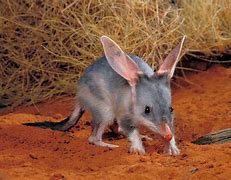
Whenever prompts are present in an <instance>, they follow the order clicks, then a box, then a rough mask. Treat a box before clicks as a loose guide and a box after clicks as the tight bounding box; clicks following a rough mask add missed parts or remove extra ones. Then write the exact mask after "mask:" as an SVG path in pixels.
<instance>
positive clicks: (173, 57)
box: [156, 36, 185, 79]
mask: <svg viewBox="0 0 231 180" xmlns="http://www.w3.org/2000/svg"><path fill="white" fill-rule="evenodd" d="M184 41H185V36H184V37H183V39H182V40H181V43H180V44H178V45H177V46H176V47H175V48H174V49H173V50H172V51H171V52H170V53H169V54H168V56H167V57H166V58H165V60H164V62H163V64H162V65H161V66H160V68H159V70H158V71H157V72H156V73H157V75H162V74H166V73H167V74H168V78H169V79H171V78H172V76H173V73H174V71H175V68H176V64H177V63H178V61H179V59H180V58H179V57H180V53H181V49H182V46H183V44H184Z"/></svg>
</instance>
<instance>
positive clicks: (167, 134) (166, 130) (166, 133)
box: [160, 123, 172, 141]
mask: <svg viewBox="0 0 231 180" xmlns="http://www.w3.org/2000/svg"><path fill="white" fill-rule="evenodd" d="M160 133H161V135H162V136H163V137H164V139H166V140H167V141H171V139H172V132H171V130H170V128H169V126H168V124H167V123H163V124H162V125H161V127H160Z"/></svg>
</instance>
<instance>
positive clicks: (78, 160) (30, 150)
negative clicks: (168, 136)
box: [0, 66, 231, 180]
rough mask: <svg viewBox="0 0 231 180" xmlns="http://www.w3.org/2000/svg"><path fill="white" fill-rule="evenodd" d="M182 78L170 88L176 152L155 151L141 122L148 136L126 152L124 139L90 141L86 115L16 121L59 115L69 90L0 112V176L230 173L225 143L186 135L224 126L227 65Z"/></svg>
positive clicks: (159, 145) (228, 118) (229, 93)
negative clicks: (57, 127) (65, 121)
mask: <svg viewBox="0 0 231 180" xmlns="http://www.w3.org/2000/svg"><path fill="white" fill-rule="evenodd" d="M188 80H189V81H190V82H191V85H184V84H185V83H182V82H181V85H182V86H183V87H181V88H179V87H178V88H174V91H173V103H174V109H175V117H176V118H175V122H176V138H177V142H178V146H179V148H180V149H181V155H179V156H176V157H173V156H167V155H165V154H163V153H162V151H163V142H162V140H161V139H160V138H159V137H158V136H156V135H153V134H152V133H150V132H149V131H147V130H145V131H146V133H147V134H148V135H149V136H151V137H154V140H153V141H145V142H144V144H145V148H146V151H147V154H146V155H144V156H139V155H136V154H129V153H128V146H129V144H128V141H127V139H116V140H113V141H112V142H111V143H114V144H118V145H119V146H120V147H119V148H116V149H114V150H109V149H107V148H101V147H96V146H93V145H90V144H88V141H87V138H88V136H89V135H90V131H91V127H90V126H89V123H87V122H89V115H84V117H83V118H81V121H80V123H79V125H78V126H76V127H74V128H72V130H71V132H67V133H63V132H56V131H52V130H48V129H39V128H33V127H27V126H22V125H20V124H21V123H23V122H34V121H44V120H55V121H56V120H57V121H59V120H61V119H62V118H64V117H65V116H66V115H68V114H69V113H70V112H71V109H72V106H73V98H72V97H64V98H59V99H57V100H56V101H54V100H52V101H48V102H44V103H40V104H37V105H36V107H35V106H32V107H20V108H17V109H16V110H14V111H13V113H7V112H6V111H5V112H4V114H3V113H2V116H0V179H78V180H79V179H103V178H104V179H125V178H126V179H231V143H226V144H220V145H194V144H192V143H190V142H191V140H193V139H196V138H197V137H199V136H201V135H204V134H206V133H209V132H212V131H216V130H220V129H224V128H230V127H231V83H230V82H231V69H225V68H223V67H220V66H214V67H213V68H211V69H209V70H208V71H207V72H202V73H199V74H194V75H191V76H189V77H188ZM38 110H39V113H38ZM8 112H9V111H8ZM106 141H108V139H107V138H106Z"/></svg>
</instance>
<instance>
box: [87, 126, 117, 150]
mask: <svg viewBox="0 0 231 180" xmlns="http://www.w3.org/2000/svg"><path fill="white" fill-rule="evenodd" d="M107 125H108V124H107V123H105V122H102V123H100V124H97V125H95V126H94V129H93V131H92V134H91V136H90V137H89V138H88V141H89V143H91V144H95V145H97V146H102V147H109V148H116V147H119V146H117V145H114V144H109V143H105V142H103V140H102V136H103V132H104V129H105V128H106V127H107Z"/></svg>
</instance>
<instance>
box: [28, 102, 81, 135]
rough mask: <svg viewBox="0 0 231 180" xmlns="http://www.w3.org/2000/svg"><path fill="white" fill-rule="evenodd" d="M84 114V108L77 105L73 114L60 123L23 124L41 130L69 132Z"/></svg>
mask: <svg viewBox="0 0 231 180" xmlns="http://www.w3.org/2000/svg"><path fill="white" fill-rule="evenodd" d="M84 112H85V110H84V108H83V107H81V106H80V105H79V104H76V106H75V109H74V111H73V112H72V114H71V115H70V116H68V117H67V118H66V119H64V120H62V121H60V122H50V121H44V122H34V123H23V125H25V126H34V127H39V128H48V129H53V130H57V131H67V130H69V129H70V128H71V127H73V126H74V125H75V124H77V123H78V121H79V119H80V118H81V117H82V115H83V113H84Z"/></svg>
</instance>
